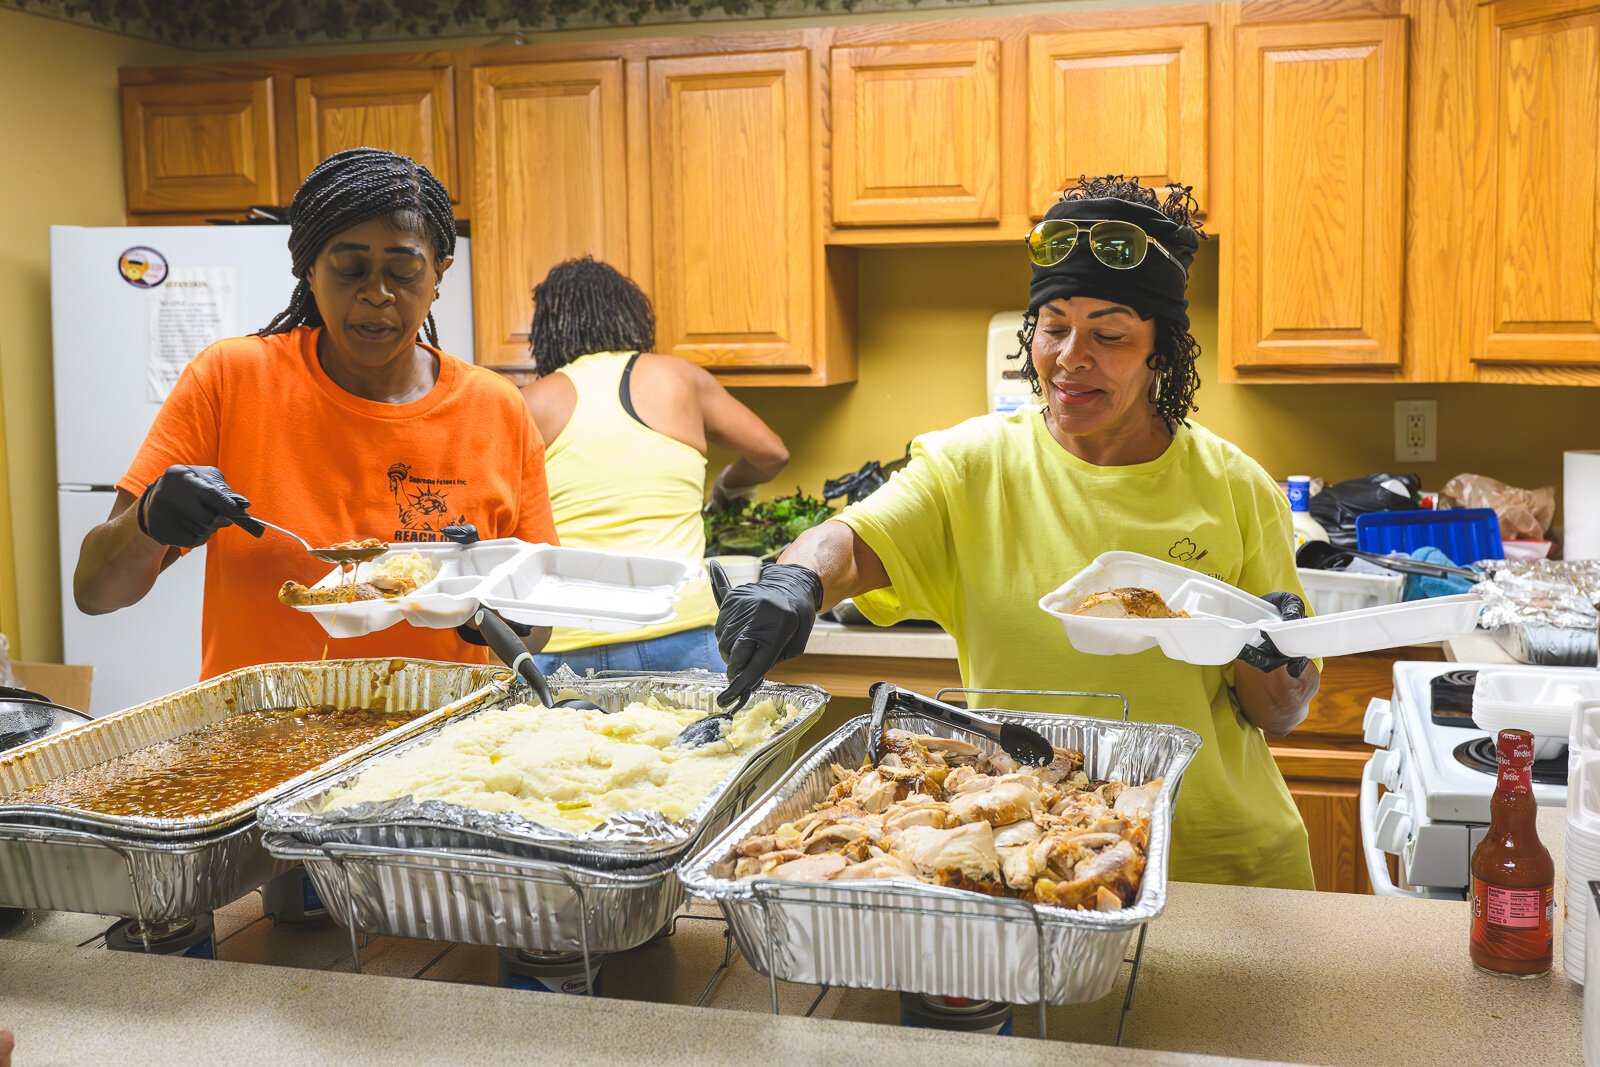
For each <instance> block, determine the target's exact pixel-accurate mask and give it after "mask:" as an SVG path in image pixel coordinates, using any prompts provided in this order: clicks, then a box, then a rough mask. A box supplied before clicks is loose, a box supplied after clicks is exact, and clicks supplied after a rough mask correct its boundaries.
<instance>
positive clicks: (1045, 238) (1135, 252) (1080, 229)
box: [1023, 219, 1189, 278]
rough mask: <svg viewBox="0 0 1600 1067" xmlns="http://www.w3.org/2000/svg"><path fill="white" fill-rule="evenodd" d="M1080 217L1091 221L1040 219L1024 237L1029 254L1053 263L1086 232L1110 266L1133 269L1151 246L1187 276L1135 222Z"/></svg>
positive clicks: (1098, 255) (1095, 251) (1093, 249)
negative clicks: (1089, 224)
mask: <svg viewBox="0 0 1600 1067" xmlns="http://www.w3.org/2000/svg"><path fill="white" fill-rule="evenodd" d="M1083 221H1084V222H1093V223H1094V225H1093V226H1089V227H1084V226H1081V225H1079V224H1078V223H1077V222H1074V221H1073V220H1072V219H1045V220H1044V221H1043V222H1041V223H1039V225H1037V226H1035V227H1034V228H1033V229H1031V230H1029V231H1028V236H1027V237H1024V238H1023V240H1024V241H1025V242H1027V245H1028V258H1029V259H1031V260H1033V262H1034V263H1035V264H1036V265H1038V266H1040V267H1053V266H1055V265H1056V264H1057V263H1060V262H1061V261H1062V260H1063V259H1066V258H1067V257H1068V256H1070V255H1072V250H1073V249H1075V248H1077V247H1078V238H1079V237H1080V236H1084V235H1087V237H1088V242H1087V243H1088V245H1089V251H1090V252H1092V253H1093V254H1094V258H1095V259H1098V260H1099V261H1100V262H1101V263H1103V264H1105V265H1106V266H1108V267H1110V268H1111V269H1112V270H1132V269H1133V268H1134V267H1137V266H1138V265H1139V264H1141V263H1143V262H1144V257H1145V256H1146V255H1148V254H1149V252H1150V249H1151V248H1152V247H1153V248H1155V250H1156V251H1157V252H1160V253H1161V254H1162V255H1164V256H1166V257H1167V258H1168V259H1170V260H1172V262H1173V263H1174V264H1176V266H1177V268H1178V269H1179V270H1181V271H1183V276H1184V277H1185V278H1187V277H1188V276H1189V272H1188V271H1187V270H1185V269H1184V266H1183V264H1182V263H1179V262H1178V257H1177V256H1174V255H1173V254H1172V253H1171V252H1168V251H1167V250H1166V249H1165V248H1163V247H1161V242H1160V241H1157V240H1156V239H1155V238H1154V237H1151V236H1150V235H1149V234H1147V233H1145V232H1144V231H1143V230H1142V229H1140V228H1139V227H1138V226H1136V225H1135V224H1133V223H1131V222H1122V221H1120V220H1117V219H1099V220H1095V219H1084V220H1083Z"/></svg>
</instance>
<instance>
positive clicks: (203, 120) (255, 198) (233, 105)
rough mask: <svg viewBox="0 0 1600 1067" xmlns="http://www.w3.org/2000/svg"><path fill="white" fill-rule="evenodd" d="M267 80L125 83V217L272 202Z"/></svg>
mask: <svg viewBox="0 0 1600 1067" xmlns="http://www.w3.org/2000/svg"><path fill="white" fill-rule="evenodd" d="M272 90H273V79H272V78H270V77H255V78H227V79H222V78H219V79H213V80H209V81H190V82H176V83H173V84H149V85H125V86H124V87H123V89H122V143H123V161H124V166H125V169H126V178H127V194H128V210H129V211H130V212H139V211H152V212H180V211H182V212H189V211H194V212H199V211H236V210H242V209H244V208H247V207H249V206H251V205H252V204H276V203H278V202H279V201H280V196H279V190H280V187H279V183H278V168H277V142H276V139H275V135H274V126H273V101H272Z"/></svg>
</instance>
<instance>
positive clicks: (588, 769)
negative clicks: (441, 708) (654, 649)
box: [323, 694, 798, 832]
mask: <svg viewBox="0 0 1600 1067" xmlns="http://www.w3.org/2000/svg"><path fill="white" fill-rule="evenodd" d="M557 695H558V696H560V694H557ZM797 711H798V709H797V708H796V707H794V706H793V705H780V704H778V703H777V702H775V701H772V700H764V701H761V702H760V703H753V704H751V705H750V706H749V707H747V708H745V709H744V710H742V711H740V712H739V714H737V715H735V716H734V717H733V721H732V722H731V723H730V724H729V725H728V726H727V727H726V728H725V729H724V731H723V735H722V740H721V741H718V742H715V743H713V744H709V745H705V746H702V747H700V748H690V747H687V746H683V747H674V746H673V744H672V741H673V739H674V738H675V737H677V735H678V731H680V730H682V729H683V728H684V727H685V726H687V725H689V724H690V723H692V722H694V721H696V720H697V719H700V718H701V717H703V716H704V715H705V712H702V711H694V710H691V709H687V708H680V707H676V706H674V705H672V704H669V703H667V702H665V701H663V700H660V699H658V698H656V697H650V698H648V699H647V700H644V701H640V702H636V703H633V704H629V705H628V706H627V707H626V708H624V709H623V710H622V711H619V712H616V713H615V714H612V715H607V714H605V713H604V712H599V711H585V710H580V709H578V708H554V709H552V708H546V707H542V706H539V705H533V704H518V705H516V706H515V707H509V708H494V709H491V710H489V711H486V712H483V713H482V714H480V715H476V716H473V717H472V718H470V719H466V720H463V721H462V722H459V723H455V724H454V725H451V726H447V727H445V728H444V729H443V730H441V731H440V732H439V736H438V737H436V738H435V739H434V740H432V741H430V742H428V743H427V744H423V745H418V746H416V747H415V748H412V749H409V750H407V751H406V752H403V753H401V754H400V755H398V756H395V757H392V758H390V759H385V760H380V761H378V762H376V763H374V764H373V765H372V767H371V768H370V769H369V770H367V772H366V773H364V774H362V775H361V776H360V777H359V778H357V779H356V780H355V781H354V782H352V783H351V784H350V785H348V786H346V787H344V788H342V789H337V790H334V791H332V792H330V793H329V794H328V796H327V801H326V803H325V804H324V806H323V810H324V811H327V810H330V809H333V808H343V807H349V806H350V805H352V804H359V803H362V802H365V801H382V800H398V799H400V798H402V797H405V796H410V797H413V798H414V799H416V800H441V801H444V802H446V803H449V804H456V805H459V806H461V807H464V808H472V809H474V810H477V811H485V812H492V813H501V812H511V813H515V814H517V815H520V816H522V817H523V818H525V819H528V820H529V821H531V822H536V823H539V824H540V825H542V826H548V827H552V828H554V829H558V830H569V831H573V832H581V831H583V830H589V829H592V828H593V827H595V826H598V825H599V824H600V823H602V822H604V821H605V819H606V818H607V817H608V816H610V815H615V814H617V813H618V812H623V811H658V812H660V813H662V814H663V815H666V816H667V817H668V818H672V819H682V818H685V817H687V816H688V814H689V813H690V812H691V811H693V810H694V809H695V807H696V806H697V805H698V804H699V803H700V802H701V801H702V800H704V799H705V798H706V795H707V794H708V793H710V792H711V790H712V789H713V788H715V787H716V785H717V784H718V783H720V782H721V781H722V780H723V779H724V778H726V777H727V776H728V774H729V773H731V772H732V771H733V770H734V768H736V767H737V766H738V765H739V764H740V763H741V762H742V761H743V760H744V758H745V756H746V755H748V754H749V753H750V752H751V751H752V750H753V749H755V748H757V747H759V746H760V745H761V743H762V742H764V741H765V740H766V739H767V738H769V737H771V736H772V735H773V734H774V733H776V732H777V731H778V729H779V727H781V726H782V725H783V724H784V723H785V722H787V721H788V720H789V719H790V718H791V717H793V715H795V714H796V712H797Z"/></svg>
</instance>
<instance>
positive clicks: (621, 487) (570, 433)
mask: <svg viewBox="0 0 1600 1067" xmlns="http://www.w3.org/2000/svg"><path fill="white" fill-rule="evenodd" d="M529 333H530V347H531V348H532V352H533V359H534V363H535V365H536V366H537V367H538V372H539V379H538V380H537V381H535V382H534V383H533V384H532V385H529V386H526V387H524V388H523V390H522V394H523V396H524V397H525V398H526V399H527V402H528V407H529V408H530V409H531V410H532V412H533V418H534V422H535V423H536V424H537V425H538V427H539V433H540V434H541V435H542V436H543V437H544V440H545V442H546V445H545V474H546V477H547V479H548V481H549V486H550V505H551V509H552V511H553V512H554V514H555V522H556V532H557V533H558V534H559V535H560V537H561V543H562V544H563V545H567V546H576V547H579V548H597V549H604V550H607V551H613V552H632V553H636V554H639V555H653V556H669V557H672V558H675V559H682V560H686V561H689V562H691V563H694V564H696V565H698V564H699V563H700V560H701V557H702V556H704V555H705V548H706V544H705V527H704V524H703V523H702V521H701V517H700V511H701V506H702V502H703V500H704V492H705V477H706V449H707V446H708V443H714V444H717V445H721V446H723V447H724V448H729V449H732V450H733V451H734V452H735V453H737V454H738V456H739V458H738V459H737V460H735V461H734V462H733V463H731V464H729V465H728V466H727V467H726V468H725V469H724V470H723V471H722V473H721V474H720V475H719V476H718V477H717V481H716V484H715V485H714V486H713V487H712V496H713V498H714V499H716V500H719V501H722V500H727V499H729V498H732V497H737V496H748V495H750V494H751V493H753V492H754V491H755V487H756V486H758V485H761V484H762V483H764V482H768V481H770V480H771V479H772V478H773V477H774V476H776V475H777V473H778V472H779V471H781V470H782V469H783V467H784V465H785V464H787V463H788V462H789V452H788V450H787V449H785V448H784V446H783V440H782V439H781V438H779V437H778V435H777V434H776V433H774V432H773V431H772V429H771V428H770V427H769V426H767V424H766V423H764V422H762V421H761V419H760V417H758V416H757V415H756V414H755V412H753V411H751V410H750V409H749V408H747V407H745V406H744V405H743V404H741V403H739V401H737V400H735V399H734V398H733V397H732V396H731V395H730V394H729V393H728V391H727V390H726V389H724V388H723V387H722V386H721V385H720V384H718V382H717V380H716V379H715V378H713V377H712V376H711V374H710V373H709V372H707V371H706V370H705V369H703V368H701V367H699V366H696V365H695V364H693V363H690V362H689V361H687V360H684V359H679V358H678V357H676V356H664V355H658V354H656V353H653V352H651V351H650V349H651V348H652V347H654V345H655V312H654V310H653V309H652V308H651V306H650V298H649V297H647V296H645V295H644V293H643V291H641V290H640V289H639V287H638V286H637V285H635V284H634V283H633V282H632V281H631V280H630V279H628V278H627V277H625V276H624V275H622V274H621V273H619V272H618V271H617V270H616V269H614V268H613V267H610V266H608V265H607V264H605V263H597V262H595V261H594V260H593V259H590V258H588V257H584V258H583V259H574V260H569V261H567V262H565V263H561V264H558V265H557V266H555V267H554V268H552V269H551V271H550V273H549V274H548V275H547V276H546V277H545V279H544V281H542V282H540V283H539V285H538V286H537V287H536V288H535V289H534V291H533V325H532V327H531V329H530V331H529ZM716 616H717V608H716V604H715V603H713V601H712V599H711V590H710V587H709V586H708V585H707V583H706V581H705V580H704V579H701V580H700V581H699V582H696V583H693V584H691V585H689V586H687V587H685V589H684V591H683V593H682V595H681V596H679V598H678V603H677V616H676V617H675V618H674V619H672V620H671V621H670V622H665V623H662V624H660V625H659V626H652V627H647V628H645V629H643V630H634V631H631V632H628V633H620V634H618V633H598V632H593V631H587V630H571V629H557V630H556V631H555V632H554V634H553V635H552V636H551V639H550V642H549V643H548V644H547V645H546V646H545V653H544V655H542V656H540V657H539V668H540V669H541V670H544V671H550V670H554V669H555V668H556V666H558V665H559V664H561V663H565V664H567V665H568V666H570V667H571V668H572V669H573V670H575V671H577V672H578V673H580V674H581V673H583V672H584V671H586V670H589V669H593V670H657V671H660V670H683V669H686V668H689V667H701V668H704V669H706V670H711V671H721V670H723V669H724V666H723V662H722V657H721V656H720V655H719V654H718V653H717V642H716V638H715V636H714V634H713V633H712V629H711V624H712V623H713V622H714V621H715V619H716Z"/></svg>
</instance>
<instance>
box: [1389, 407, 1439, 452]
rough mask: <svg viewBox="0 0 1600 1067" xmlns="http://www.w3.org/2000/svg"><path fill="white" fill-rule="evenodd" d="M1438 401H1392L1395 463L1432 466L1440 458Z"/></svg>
mask: <svg viewBox="0 0 1600 1067" xmlns="http://www.w3.org/2000/svg"><path fill="white" fill-rule="evenodd" d="M1438 453H1439V402H1438V401H1437V400H1396V401H1395V402H1394V458H1395V461H1396V462H1397V463H1433V462H1435V461H1436V460H1437V459H1438V458H1439V456H1438Z"/></svg>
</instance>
